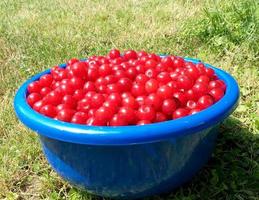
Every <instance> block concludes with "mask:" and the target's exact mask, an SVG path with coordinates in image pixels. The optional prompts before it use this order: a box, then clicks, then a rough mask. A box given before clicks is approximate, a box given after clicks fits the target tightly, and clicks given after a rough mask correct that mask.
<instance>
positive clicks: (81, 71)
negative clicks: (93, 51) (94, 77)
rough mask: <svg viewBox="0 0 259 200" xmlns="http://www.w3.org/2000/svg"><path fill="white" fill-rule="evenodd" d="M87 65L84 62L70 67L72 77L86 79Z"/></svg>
mask: <svg viewBox="0 0 259 200" xmlns="http://www.w3.org/2000/svg"><path fill="white" fill-rule="evenodd" d="M87 67H88V65H87V63H86V62H76V63H74V64H73V65H72V66H71V71H72V73H73V76H76V77H79V78H86V77H87Z"/></svg>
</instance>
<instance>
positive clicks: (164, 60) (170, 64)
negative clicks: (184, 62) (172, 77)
mask: <svg viewBox="0 0 259 200" xmlns="http://www.w3.org/2000/svg"><path fill="white" fill-rule="evenodd" d="M161 63H162V64H163V65H164V66H165V67H166V68H169V67H173V66H174V62H173V60H172V58H171V57H170V56H167V57H164V58H162V59H161Z"/></svg>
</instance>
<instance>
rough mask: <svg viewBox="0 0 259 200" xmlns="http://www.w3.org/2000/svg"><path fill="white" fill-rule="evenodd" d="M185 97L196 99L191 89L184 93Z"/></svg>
mask: <svg viewBox="0 0 259 200" xmlns="http://www.w3.org/2000/svg"><path fill="white" fill-rule="evenodd" d="M184 94H185V97H186V99H187V100H196V99H197V95H196V94H195V93H194V91H193V90H192V89H189V90H187V91H186V92H185V93H184Z"/></svg>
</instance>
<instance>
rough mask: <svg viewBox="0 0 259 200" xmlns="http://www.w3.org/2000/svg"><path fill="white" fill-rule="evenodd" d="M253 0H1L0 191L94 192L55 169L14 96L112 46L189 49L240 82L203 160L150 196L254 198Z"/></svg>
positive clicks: (258, 141)
mask: <svg viewBox="0 0 259 200" xmlns="http://www.w3.org/2000/svg"><path fill="white" fill-rule="evenodd" d="M40 2H41V3H40ZM258 7H259V5H258V1H256V0H236V1H234V0H231V1H228V0H219V1H212V0H211V1H205V0H197V1H183V0H176V1H169V0H168V1H160V0H149V1H148V0H145V1H144V0H143V1H135V0H133V1H129V0H126V1H117V0H111V1H105V0H103V1H101V0H100V1H98V0H95V1H83V0H78V1H73V0H45V1H37V0H23V1H21V0H1V1H0V98H1V100H0V107H1V111H0V199H89V200H90V199H97V197H95V196H92V195H90V194H88V193H86V192H83V191H79V190H77V189H76V188H73V187H71V186H70V185H69V184H68V183H66V182H65V181H63V180H62V179H61V178H59V177H58V176H57V175H56V173H55V172H54V171H53V170H52V169H51V168H50V166H49V165H48V164H47V161H46V160H45V158H44V156H43V154H42V152H41V149H40V144H39V141H38V138H37V136H36V134H34V133H33V132H32V131H30V130H28V129H26V128H25V127H24V126H23V125H22V124H21V123H19V122H18V120H17V119H16V117H15V114H14V111H13V107H12V102H13V97H14V93H15V91H16V89H17V88H18V87H19V85H21V84H22V83H23V82H24V81H25V80H26V79H28V78H29V77H30V76H31V75H33V74H35V73H37V72H39V71H42V70H43V69H47V68H49V67H51V66H53V65H55V64H58V63H63V62H64V61H65V60H67V59H68V58H71V57H78V58H84V57H87V56H89V55H93V54H105V53H107V51H108V50H109V49H110V48H113V47H116V48H119V49H121V50H125V49H129V48H133V49H138V50H141V49H144V50H147V51H151V52H157V53H167V54H177V55H181V56H188V57H197V58H200V59H202V60H203V61H205V62H208V63H211V64H213V65H215V66H218V67H220V68H222V69H224V70H226V71H228V72H230V73H231V74H232V75H233V76H234V77H235V78H236V79H237V81H238V83H239V85H240V90H241V99H240V105H239V107H238V108H237V110H236V111H235V112H234V113H233V115H232V116H231V118H230V119H228V120H226V121H225V122H224V124H223V125H222V127H221V131H220V135H219V139H218V143H217V146H216V149H215V152H214V154H213V157H212V159H211V160H210V161H209V163H208V164H207V165H206V167H205V168H204V169H202V170H201V171H200V172H199V173H198V174H197V175H196V176H195V177H194V179H193V180H192V181H191V182H189V183H188V184H186V185H184V186H183V187H181V188H179V189H177V190H175V191H172V193H170V194H168V195H164V196H157V197H152V198H149V199H184V200H191V199H238V200H243V199H244V200H245V199H251V200H252V199H253V200H255V199H259V190H258V188H259V165H258V163H259V47H258V45H259V38H258V37H259V8H258Z"/></svg>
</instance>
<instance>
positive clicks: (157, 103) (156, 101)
mask: <svg viewBox="0 0 259 200" xmlns="http://www.w3.org/2000/svg"><path fill="white" fill-rule="evenodd" d="M145 104H146V105H149V106H152V107H153V108H154V109H155V110H159V109H160V107H161V105H162V99H161V97H159V96H158V95H157V94H156V93H152V94H150V95H148V96H147V97H146V99H145Z"/></svg>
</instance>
